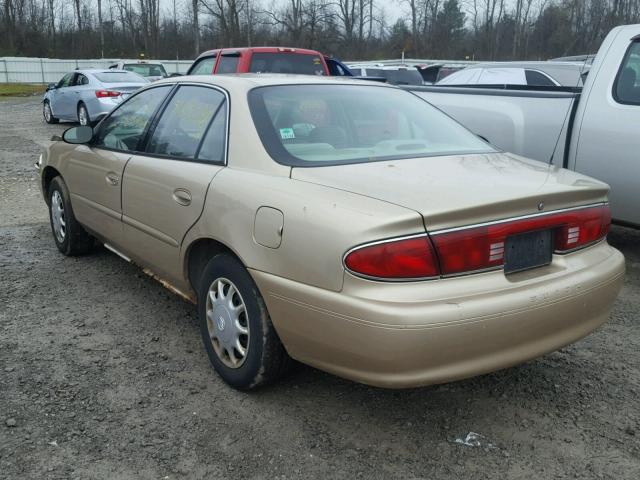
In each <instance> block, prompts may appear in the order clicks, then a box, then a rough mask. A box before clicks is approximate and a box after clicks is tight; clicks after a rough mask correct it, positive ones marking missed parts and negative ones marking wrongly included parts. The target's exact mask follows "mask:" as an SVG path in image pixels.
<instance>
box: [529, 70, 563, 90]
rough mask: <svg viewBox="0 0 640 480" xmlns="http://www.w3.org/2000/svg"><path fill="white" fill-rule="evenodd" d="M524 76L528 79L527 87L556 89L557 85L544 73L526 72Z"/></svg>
mask: <svg viewBox="0 0 640 480" xmlns="http://www.w3.org/2000/svg"><path fill="white" fill-rule="evenodd" d="M524 75H525V77H526V78H527V85H531V86H536V87H555V86H556V84H555V83H553V81H552V80H551V79H550V78H549V77H547V76H546V75H545V74H544V73H540V72H538V71H536V70H525V71H524Z"/></svg>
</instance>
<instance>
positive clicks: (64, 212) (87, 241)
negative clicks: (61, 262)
mask: <svg viewBox="0 0 640 480" xmlns="http://www.w3.org/2000/svg"><path fill="white" fill-rule="evenodd" d="M47 194H48V196H49V199H48V200H49V220H50V222H51V232H52V233H53V239H54V241H55V242H56V246H57V247H58V250H60V252H62V253H63V254H65V255H67V256H74V255H82V254H83V253H87V252H88V251H89V250H91V247H92V246H93V237H91V235H89V234H88V233H87V232H86V231H85V229H84V228H82V225H80V224H79V223H78V221H77V220H76V217H75V215H74V214H73V208H71V197H70V195H69V190H68V189H67V185H66V184H65V183H64V180H62V178H61V177H55V178H54V179H53V180H51V184H50V185H49V190H48V193H47Z"/></svg>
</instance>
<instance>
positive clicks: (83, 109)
mask: <svg viewBox="0 0 640 480" xmlns="http://www.w3.org/2000/svg"><path fill="white" fill-rule="evenodd" d="M78 123H79V124H80V125H89V123H91V118H90V117H89V112H88V111H87V106H86V105H85V104H84V103H80V104H79V105H78Z"/></svg>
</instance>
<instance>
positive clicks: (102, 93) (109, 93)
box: [96, 90, 120, 98]
mask: <svg viewBox="0 0 640 480" xmlns="http://www.w3.org/2000/svg"><path fill="white" fill-rule="evenodd" d="M119 96H120V92H116V91H115V90H96V97H98V98H114V97H119Z"/></svg>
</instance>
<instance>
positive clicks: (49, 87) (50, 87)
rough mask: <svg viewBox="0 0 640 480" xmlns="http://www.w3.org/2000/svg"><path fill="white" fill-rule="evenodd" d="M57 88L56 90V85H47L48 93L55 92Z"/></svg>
mask: <svg viewBox="0 0 640 480" xmlns="http://www.w3.org/2000/svg"><path fill="white" fill-rule="evenodd" d="M55 88H56V84H55V83H50V84H49V85H47V92H48V91H49V90H55Z"/></svg>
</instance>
